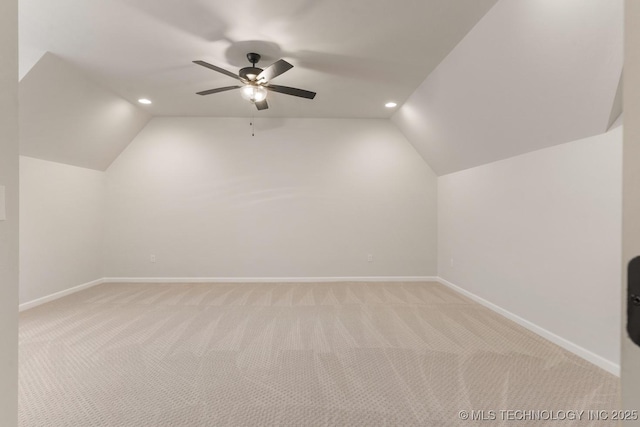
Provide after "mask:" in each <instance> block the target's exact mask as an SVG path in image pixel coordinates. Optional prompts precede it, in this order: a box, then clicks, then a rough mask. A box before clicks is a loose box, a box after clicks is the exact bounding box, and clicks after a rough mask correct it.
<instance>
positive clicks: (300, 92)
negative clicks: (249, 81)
mask: <svg viewBox="0 0 640 427" xmlns="http://www.w3.org/2000/svg"><path fill="white" fill-rule="evenodd" d="M264 87H266V88H267V89H269V90H271V91H273V92H279V93H284V94H286V95H292V96H298V97H300V98H307V99H313V98H315V96H316V93H315V92H311V91H308V90H304V89H297V88H295V87H289V86H278V85H267V86H264Z"/></svg>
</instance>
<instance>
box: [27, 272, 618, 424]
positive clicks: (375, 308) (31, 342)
mask: <svg viewBox="0 0 640 427" xmlns="http://www.w3.org/2000/svg"><path fill="white" fill-rule="evenodd" d="M19 372H20V389H19V403H20V407H19V408H20V409H19V419H20V425H21V426H47V427H57V426H81V427H90V426H136V427H144V426H153V427H156V426H261V425H278V426H458V425H505V426H510V425H526V426H530V425H541V426H542V425H576V426H591V425H593V426H596V425H612V424H611V423H610V422H606V423H598V422H592V421H588V422H587V421H585V420H584V419H583V420H582V421H555V422H552V423H551V424H550V422H549V421H524V422H514V421H508V420H504V421H503V420H502V419H501V418H502V415H501V413H500V412H499V411H501V410H549V411H555V410H585V411H589V410H598V409H603V410H611V409H615V408H617V406H618V400H619V389H618V388H619V384H618V383H619V382H618V379H617V378H616V377H614V376H613V375H611V374H608V373H607V372H605V371H603V370H601V369H599V368H597V367H595V366H594V365H591V364H590V363H588V362H586V361H584V360H582V359H580V358H578V357H576V356H575V355H573V354H571V353H568V352H567V351H565V350H563V349H561V348H560V347H558V346H556V345H554V344H552V343H550V342H548V341H546V340H544V339H543V338H541V337H539V336H537V335H535V334H533V333H531V332H529V331H528V330H526V329H524V328H522V327H521V326H519V325H517V324H515V323H513V322H511V321H509V320H507V319H505V318H503V317H501V316H499V315H497V314H496V313H494V312H492V311H490V310H488V309H486V308H484V307H482V306H480V305H478V304H476V303H474V302H472V301H470V300H469V299H466V298H464V297H463V296H461V295H459V294H457V293H455V292H454V291H452V290H450V289H448V288H446V287H444V286H442V285H440V284H438V283H357V282H353V283H352V282H349V283H295V284H294V283H287V284H274V283H260V284H256V283H252V284H238V283H234V284H103V285H100V286H97V287H94V288H91V289H88V290H85V291H82V292H79V293H76V294H73V295H70V296H68V297H65V298H62V299H59V300H57V301H54V302H51V303H48V304H45V305H42V306H40V307H36V308H33V309H31V310H28V311H26V312H23V313H21V315H20V369H19ZM463 410H465V411H472V410H474V411H480V410H485V411H486V413H485V415H486V417H487V418H491V415H490V414H491V412H489V411H494V414H495V417H496V418H497V419H496V420H495V421H484V422H480V421H464V420H461V419H460V415H459V414H460V411H463ZM476 416H477V413H476ZM585 417H586V416H585Z"/></svg>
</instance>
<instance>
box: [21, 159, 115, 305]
mask: <svg viewBox="0 0 640 427" xmlns="http://www.w3.org/2000/svg"><path fill="white" fill-rule="evenodd" d="M105 181H106V174H105V173H104V172H99V171H94V170H91V169H83V168H79V167H76V166H69V165H64V164H60V163H53V162H49V161H45V160H38V159H32V158H30V157H24V156H21V157H20V272H21V277H20V303H21V304H24V303H27V302H30V301H33V300H36V299H39V298H43V297H46V296H48V295H51V294H54V293H56V292H61V291H64V290H66V289H68V288H72V287H75V286H79V285H82V284H85V283H87V282H90V281H93V280H96V279H100V278H102V277H104V274H103V267H102V265H103V241H104V238H103V237H104V212H105V206H104V200H105V189H106V187H105V185H106V183H105Z"/></svg>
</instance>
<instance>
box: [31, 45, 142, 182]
mask: <svg viewBox="0 0 640 427" xmlns="http://www.w3.org/2000/svg"><path fill="white" fill-rule="evenodd" d="M19 106H20V112H19V113H20V114H19V117H20V120H19V121H20V154H21V155H25V156H29V157H35V158H39V159H44V160H50V161H54V162H58V163H65V164H70V165H74V166H80V167H84V168H90V169H96V170H105V169H106V168H107V167H109V165H110V164H111V163H112V162H113V161H114V160H115V159H116V157H118V155H119V154H120V153H121V152H122V150H124V149H125V148H126V147H127V146H128V145H129V143H130V142H131V140H132V139H133V138H134V137H135V136H136V135H137V134H138V132H140V130H142V128H144V126H145V125H146V124H147V122H148V121H149V119H150V118H151V117H150V115H149V114H148V113H147V112H145V111H144V110H142V109H140V108H138V107H137V106H135V105H132V104H131V103H129V102H127V101H125V100H124V99H122V98H121V97H119V96H118V95H115V94H114V93H112V92H111V91H109V90H107V89H105V88H103V87H101V86H100V85H97V84H96V83H95V82H93V81H92V80H91V79H90V78H88V77H87V76H86V75H85V74H84V73H82V72H81V71H79V70H78V69H77V68H75V67H73V66H72V65H70V64H68V63H67V62H66V61H64V60H62V59H60V58H58V57H56V56H55V55H53V54H50V53H47V54H45V55H44V56H43V57H42V59H40V61H38V63H37V64H36V65H35V66H34V67H33V68H32V69H31V71H29V73H28V74H27V75H26V76H25V77H24V78H23V79H22V81H21V82H20V99H19Z"/></svg>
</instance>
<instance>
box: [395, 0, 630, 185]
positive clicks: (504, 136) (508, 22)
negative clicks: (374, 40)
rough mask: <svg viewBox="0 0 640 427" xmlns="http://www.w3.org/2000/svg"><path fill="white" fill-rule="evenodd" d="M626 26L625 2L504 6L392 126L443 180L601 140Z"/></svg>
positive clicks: (523, 1) (552, 0) (547, 0)
mask: <svg viewBox="0 0 640 427" xmlns="http://www.w3.org/2000/svg"><path fill="white" fill-rule="evenodd" d="M622 23H623V0H562V1H558V0H517V1H515V0H501V1H499V2H498V3H497V4H496V5H495V6H494V7H493V8H492V9H491V10H490V11H489V12H488V13H487V14H486V15H485V16H484V18H483V19H482V20H480V22H479V23H478V24H477V25H476V26H475V27H474V28H473V29H472V30H471V31H470V32H469V34H467V36H466V37H465V38H464V39H463V40H462V41H461V42H460V43H459V44H458V46H456V48H455V49H453V51H452V52H451V53H450V54H449V55H448V56H447V58H445V59H444V61H442V63H441V64H440V65H439V66H438V67H437V68H436V69H435V70H434V71H433V72H432V73H431V74H430V75H429V76H428V77H427V78H426V80H425V81H424V82H423V83H422V84H421V85H420V86H419V87H418V89H417V90H416V91H415V92H414V93H413V95H412V96H411V97H409V99H408V100H407V102H406V103H405V104H404V105H403V106H402V107H401V108H400V109H399V110H398V111H397V112H396V113H395V114H394V115H393V117H392V120H393V121H394V122H395V123H396V125H397V126H398V127H399V128H400V129H401V130H402V132H403V133H404V134H405V136H406V137H407V138H408V139H409V140H410V141H411V142H412V143H413V144H414V146H415V147H416V149H417V150H418V151H419V152H420V153H421V154H422V156H423V157H424V159H425V160H426V161H427V162H428V163H429V164H430V165H431V167H432V168H433V169H434V171H435V172H436V173H437V174H438V175H442V174H447V173H451V172H455V171H458V170H462V169H467V168H470V167H474V166H477V165H481V164H484V163H488V162H492V161H496V160H500V159H504V158H508V157H511V156H515V155H518V154H522V153H525V152H529V151H533V150H537V149H540V148H544V147H548V146H551V145H555V144H559V143H563V142H568V141H572V140H576V139H580V138H584V137H587V136H591V135H595V134H599V133H603V132H605V131H606V129H607V128H608V126H609V125H610V124H611V121H612V120H615V117H613V116H616V115H619V111H616V108H617V107H615V106H614V102H615V98H616V90H617V88H618V82H619V79H620V75H621V71H622V62H623V54H622ZM618 103H619V101H618Z"/></svg>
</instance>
